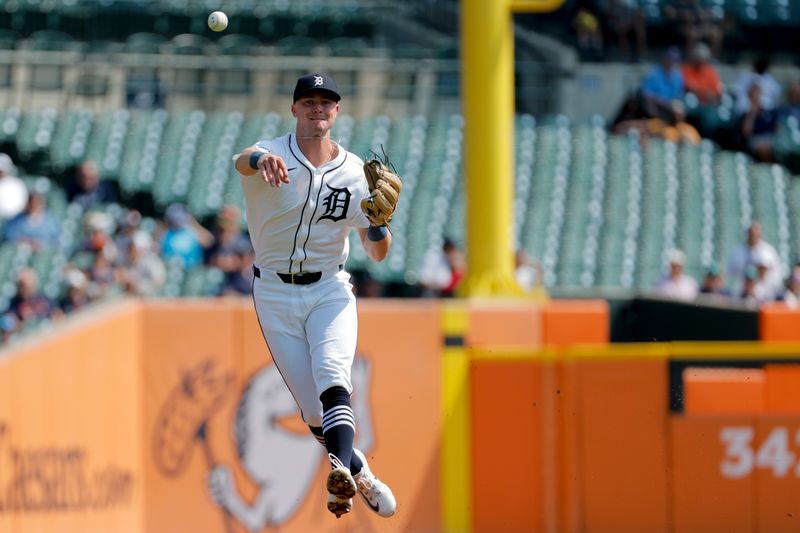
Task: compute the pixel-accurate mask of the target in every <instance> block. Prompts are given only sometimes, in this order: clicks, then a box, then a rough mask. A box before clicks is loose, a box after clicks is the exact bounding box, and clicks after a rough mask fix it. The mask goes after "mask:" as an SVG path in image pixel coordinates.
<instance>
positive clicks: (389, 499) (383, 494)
mask: <svg viewBox="0 0 800 533" xmlns="http://www.w3.org/2000/svg"><path fill="white" fill-rule="evenodd" d="M353 453H355V454H357V455H358V458H359V459H361V463H362V464H363V465H364V466H363V467H362V468H361V472H359V473H358V474H356V475H355V476H353V479H355V481H356V485H357V486H358V493H359V494H361V497H362V498H363V499H364V501H365V502H366V503H367V505H369V508H370V509H372V510H373V511H375V512H376V513H377V514H378V515H380V516H382V517H384V518H388V517H390V516H392V515H393V514H394V512H395V510H397V500H395V498H394V494H392V489H390V488H389V485H387V484H386V483H384V482H383V481H381V480H380V479H378V478H377V477H376V476H375V474H373V473H372V470H370V469H369V464H367V458H366V457H364V454H363V453H361V452H360V451H359V450H356V449H355V448H353Z"/></svg>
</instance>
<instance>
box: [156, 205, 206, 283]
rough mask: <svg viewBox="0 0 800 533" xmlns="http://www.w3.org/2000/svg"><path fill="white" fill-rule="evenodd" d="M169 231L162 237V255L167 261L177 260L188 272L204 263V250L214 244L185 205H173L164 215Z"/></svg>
mask: <svg viewBox="0 0 800 533" xmlns="http://www.w3.org/2000/svg"><path fill="white" fill-rule="evenodd" d="M164 217H165V219H166V222H167V229H166V231H165V232H164V233H163V234H162V236H161V254H162V256H163V257H164V259H165V260H166V261H170V260H171V259H173V258H177V259H178V260H179V261H180V262H181V263H182V264H183V268H184V269H186V270H188V269H190V268H192V267H195V266H197V265H199V264H201V263H202V262H203V250H204V249H206V248H209V247H210V246H211V245H212V244H213V242H214V236H213V235H212V233H211V232H210V231H208V230H207V229H206V228H204V227H203V226H201V225H200V224H199V223H198V222H197V220H195V218H194V217H193V216H192V215H191V214H190V213H189V211H188V210H187V209H186V206H185V205H183V204H178V203H175V204H172V205H170V206H169V207H168V208H167V211H166V213H165V215H164Z"/></svg>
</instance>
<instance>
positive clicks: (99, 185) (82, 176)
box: [67, 160, 117, 210]
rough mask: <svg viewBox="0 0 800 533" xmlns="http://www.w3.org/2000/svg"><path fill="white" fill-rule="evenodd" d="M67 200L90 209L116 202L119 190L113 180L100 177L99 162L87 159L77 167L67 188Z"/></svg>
mask: <svg viewBox="0 0 800 533" xmlns="http://www.w3.org/2000/svg"><path fill="white" fill-rule="evenodd" d="M67 200H69V201H70V202H74V203H76V204H79V205H80V206H81V207H83V208H84V210H88V209H90V208H91V207H94V206H97V205H102V204H108V203H114V202H116V201H117V191H116V189H115V188H114V186H113V185H112V183H111V182H109V181H108V180H103V179H100V172H99V171H98V170H97V164H95V162H94V161H92V160H86V161H84V162H82V163H81V164H80V165H78V166H77V168H76V169H75V173H74V176H73V180H72V182H71V183H70V184H69V187H68V190H67Z"/></svg>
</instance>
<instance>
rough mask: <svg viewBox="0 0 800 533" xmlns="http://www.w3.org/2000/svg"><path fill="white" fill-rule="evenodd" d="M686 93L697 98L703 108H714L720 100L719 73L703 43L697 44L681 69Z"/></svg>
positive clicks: (720, 81) (720, 85) (721, 88)
mask: <svg viewBox="0 0 800 533" xmlns="http://www.w3.org/2000/svg"><path fill="white" fill-rule="evenodd" d="M681 74H683V82H684V87H685V90H686V92H687V93H691V94H693V95H695V96H696V97H697V101H698V103H699V104H700V105H703V106H708V105H711V106H715V105H718V104H719V102H720V98H722V91H723V85H722V80H720V77H719V73H718V72H717V69H716V67H715V66H714V64H713V63H712V57H711V49H710V48H709V47H708V45H706V44H705V43H697V44H696V45H695V46H694V48H692V50H691V52H690V53H689V56H688V60H687V61H686V62H685V63H684V64H683V67H682V68H681Z"/></svg>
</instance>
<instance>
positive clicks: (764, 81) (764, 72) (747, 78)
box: [733, 57, 782, 115]
mask: <svg viewBox="0 0 800 533" xmlns="http://www.w3.org/2000/svg"><path fill="white" fill-rule="evenodd" d="M768 70H769V59H767V58H766V57H761V58H758V59H756V60H755V61H754V62H753V67H752V70H748V71H747V72H742V73H741V74H740V75H739V77H738V78H737V79H736V81H735V82H734V84H733V92H734V96H735V97H736V103H735V109H736V114H737V115H741V114H744V113H747V111H748V110H749V109H750V97H749V96H748V91H749V90H750V86H751V85H753V83H755V84H757V85H758V86H759V87H760V88H761V95H760V98H761V108H762V109H766V110H772V109H776V108H777V107H778V105H780V103H781V92H782V89H781V84H780V83H778V80H776V79H775V77H774V76H773V75H772V74H770V73H769V72H768Z"/></svg>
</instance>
